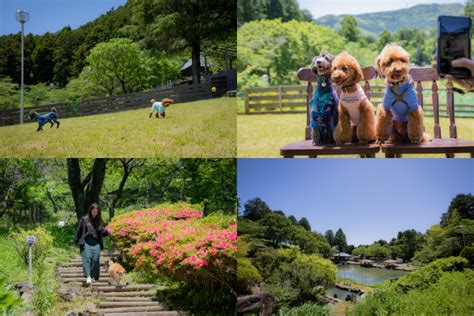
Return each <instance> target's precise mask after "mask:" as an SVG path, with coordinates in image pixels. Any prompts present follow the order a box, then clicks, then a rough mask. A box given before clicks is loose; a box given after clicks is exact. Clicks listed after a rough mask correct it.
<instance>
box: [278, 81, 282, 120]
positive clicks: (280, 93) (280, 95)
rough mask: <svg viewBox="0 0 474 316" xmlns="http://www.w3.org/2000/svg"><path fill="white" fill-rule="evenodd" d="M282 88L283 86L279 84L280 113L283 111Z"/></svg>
mask: <svg viewBox="0 0 474 316" xmlns="http://www.w3.org/2000/svg"><path fill="white" fill-rule="evenodd" d="M282 93H283V92H282V90H281V86H278V107H279V108H280V113H281V112H283V106H282V102H281V100H282Z"/></svg>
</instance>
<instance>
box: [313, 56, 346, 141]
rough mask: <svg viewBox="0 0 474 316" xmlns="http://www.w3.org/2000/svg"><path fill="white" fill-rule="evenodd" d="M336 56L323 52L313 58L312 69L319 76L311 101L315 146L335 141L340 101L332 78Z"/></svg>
mask: <svg viewBox="0 0 474 316" xmlns="http://www.w3.org/2000/svg"><path fill="white" fill-rule="evenodd" d="M333 60H334V57H333V56H332V55H330V54H328V53H325V52H321V53H320V54H319V56H316V57H314V58H313V62H312V64H311V71H312V72H313V73H314V74H315V75H316V76H317V78H318V81H317V83H316V90H315V91H314V96H313V99H312V100H311V102H310V104H309V105H310V109H311V120H310V124H311V138H312V144H313V146H317V145H319V144H332V143H334V137H333V134H334V129H335V127H336V125H337V120H338V113H337V105H338V103H339V101H338V97H337V94H336V92H335V91H334V87H333V85H332V80H331V64H332V61H333Z"/></svg>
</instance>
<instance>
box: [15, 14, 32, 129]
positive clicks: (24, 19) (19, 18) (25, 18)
mask: <svg viewBox="0 0 474 316" xmlns="http://www.w3.org/2000/svg"><path fill="white" fill-rule="evenodd" d="M29 19H30V14H29V13H28V12H27V11H26V10H16V20H17V21H18V22H20V24H21V91H20V124H23V117H24V113H23V105H24V91H25V87H24V84H25V83H24V74H25V65H24V59H25V56H24V47H25V43H24V41H25V40H24V37H25V34H24V33H25V23H26V22H28V20H29Z"/></svg>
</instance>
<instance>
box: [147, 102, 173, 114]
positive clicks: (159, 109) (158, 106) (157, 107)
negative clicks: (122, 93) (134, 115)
mask: <svg viewBox="0 0 474 316" xmlns="http://www.w3.org/2000/svg"><path fill="white" fill-rule="evenodd" d="M150 102H151V112H150V115H149V116H148V117H149V118H152V117H153V113H155V112H156V115H155V117H156V118H159V117H160V116H161V117H162V118H165V116H166V108H167V107H169V106H170V105H171V104H173V103H174V101H173V100H172V99H168V98H164V99H163V100H161V102H157V101H156V100H155V99H151V100H150Z"/></svg>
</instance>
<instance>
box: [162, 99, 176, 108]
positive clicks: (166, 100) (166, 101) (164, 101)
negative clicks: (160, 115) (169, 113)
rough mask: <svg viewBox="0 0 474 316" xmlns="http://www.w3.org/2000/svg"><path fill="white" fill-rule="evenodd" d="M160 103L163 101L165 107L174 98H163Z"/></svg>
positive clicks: (171, 102) (172, 101)
mask: <svg viewBox="0 0 474 316" xmlns="http://www.w3.org/2000/svg"><path fill="white" fill-rule="evenodd" d="M161 103H163V106H164V107H165V108H167V107H169V106H170V105H171V104H173V103H174V100H173V99H169V98H164V99H163V100H161Z"/></svg>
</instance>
